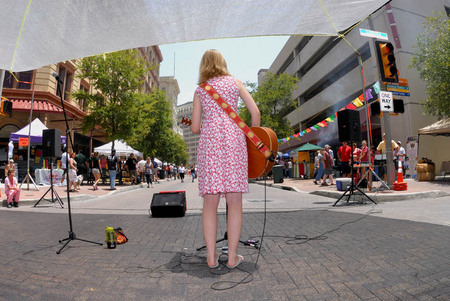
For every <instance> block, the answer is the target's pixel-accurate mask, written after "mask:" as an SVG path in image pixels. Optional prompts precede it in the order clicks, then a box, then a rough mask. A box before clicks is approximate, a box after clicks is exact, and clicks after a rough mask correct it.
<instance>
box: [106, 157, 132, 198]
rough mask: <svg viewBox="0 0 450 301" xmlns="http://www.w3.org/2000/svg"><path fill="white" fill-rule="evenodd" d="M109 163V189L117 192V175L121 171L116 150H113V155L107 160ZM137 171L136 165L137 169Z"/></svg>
mask: <svg viewBox="0 0 450 301" xmlns="http://www.w3.org/2000/svg"><path fill="white" fill-rule="evenodd" d="M106 161H107V163H108V173H109V189H111V190H116V189H117V188H116V175H117V172H118V171H120V170H119V168H120V167H119V159H117V157H116V150H115V149H112V150H111V154H110V155H109V156H108V158H107V159H106ZM134 171H136V165H135V169H134Z"/></svg>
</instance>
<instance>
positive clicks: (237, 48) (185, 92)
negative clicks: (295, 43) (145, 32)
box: [159, 36, 289, 105]
mask: <svg viewBox="0 0 450 301" xmlns="http://www.w3.org/2000/svg"><path fill="white" fill-rule="evenodd" d="M288 39H289V36H276V37H252V38H233V39H217V40H206V41H198V42H186V43H177V44H169V45H161V46H159V48H160V49H161V52H162V55H163V61H162V62H161V65H160V76H173V75H174V61H175V78H176V79H177V81H178V86H179V87H180V94H179V95H178V105H180V104H183V103H186V102H189V101H192V98H193V97H194V91H195V88H196V86H197V81H198V75H199V73H198V72H199V67H200V60H201V58H202V56H203V54H204V53H205V51H206V50H208V49H217V50H219V51H220V52H221V53H222V54H223V56H224V57H225V60H226V62H227V66H228V71H229V72H230V74H231V75H233V76H234V77H236V78H237V79H239V80H240V81H242V82H243V83H245V82H247V81H249V82H253V83H257V81H258V71H259V70H260V69H268V68H269V67H270V65H271V64H272V63H273V61H274V60H275V58H276V57H277V55H278V53H279V52H280V50H281V49H282V48H283V46H284V44H285V43H286V41H287V40H288ZM174 53H175V55H174Z"/></svg>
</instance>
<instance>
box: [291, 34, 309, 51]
mask: <svg viewBox="0 0 450 301" xmlns="http://www.w3.org/2000/svg"><path fill="white" fill-rule="evenodd" d="M311 39H312V36H305V37H303V39H301V40H300V42H299V43H298V44H297V46H296V47H295V54H296V55H297V54H299V53H300V52H301V51H302V50H303V48H305V46H306V44H308V42H309V41H311Z"/></svg>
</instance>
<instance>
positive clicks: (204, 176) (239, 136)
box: [195, 76, 248, 197]
mask: <svg viewBox="0 0 450 301" xmlns="http://www.w3.org/2000/svg"><path fill="white" fill-rule="evenodd" d="M207 83H208V84H210V85H211V86H212V87H213V88H214V89H215V90H216V91H217V92H218V93H219V94H220V96H222V98H223V99H224V100H225V101H226V102H227V103H228V104H229V105H230V106H231V107H232V108H233V110H235V111H236V109H237V103H238V99H239V90H238V86H237V83H236V80H235V79H234V77H232V76H223V77H214V78H211V79H209V80H208V81H207ZM195 92H196V93H197V95H198V97H199V99H200V103H201V105H202V110H203V123H202V129H201V134H200V140H199V143H198V153H197V167H198V187H199V194H200V196H204V195H205V194H221V196H222V197H223V196H225V195H224V194H225V193H228V192H248V153H247V144H246V141H245V135H244V133H243V132H242V130H241V129H240V128H239V127H238V126H237V125H236V123H234V121H232V120H231V119H230V117H229V116H228V115H227V114H226V113H225V112H224V111H223V110H222V109H221V108H220V107H219V105H218V104H217V103H216V101H215V100H214V99H212V98H211V96H210V95H209V94H208V93H207V92H206V91H205V90H204V89H203V88H201V87H197V89H196V90H195Z"/></svg>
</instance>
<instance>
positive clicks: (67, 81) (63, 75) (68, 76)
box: [58, 65, 73, 100]
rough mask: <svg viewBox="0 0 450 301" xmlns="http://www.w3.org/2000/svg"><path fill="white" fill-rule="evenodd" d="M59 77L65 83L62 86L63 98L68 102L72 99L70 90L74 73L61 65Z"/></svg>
mask: <svg viewBox="0 0 450 301" xmlns="http://www.w3.org/2000/svg"><path fill="white" fill-rule="evenodd" d="M58 75H59V78H60V79H62V81H63V83H62V85H61V90H62V91H63V93H62V97H63V99H64V100H68V99H69V98H70V90H71V88H72V82H73V72H71V71H69V70H68V69H67V68H66V67H64V66H62V65H60V66H59V72H58Z"/></svg>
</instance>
